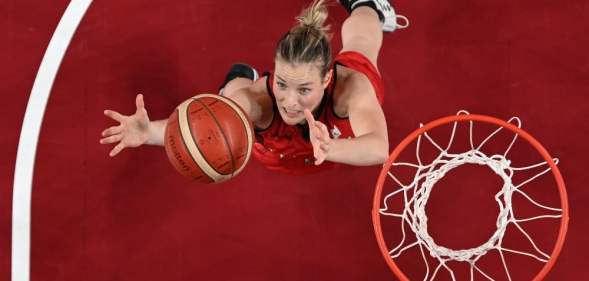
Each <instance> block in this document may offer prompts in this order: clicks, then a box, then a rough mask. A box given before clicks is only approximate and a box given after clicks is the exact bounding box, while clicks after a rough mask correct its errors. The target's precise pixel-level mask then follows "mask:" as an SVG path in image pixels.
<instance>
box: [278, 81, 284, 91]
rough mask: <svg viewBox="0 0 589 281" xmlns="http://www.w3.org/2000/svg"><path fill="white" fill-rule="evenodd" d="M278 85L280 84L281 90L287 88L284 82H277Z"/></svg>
mask: <svg viewBox="0 0 589 281" xmlns="http://www.w3.org/2000/svg"><path fill="white" fill-rule="evenodd" d="M276 85H278V88H280V89H281V90H284V89H286V84H284V83H282V82H276Z"/></svg>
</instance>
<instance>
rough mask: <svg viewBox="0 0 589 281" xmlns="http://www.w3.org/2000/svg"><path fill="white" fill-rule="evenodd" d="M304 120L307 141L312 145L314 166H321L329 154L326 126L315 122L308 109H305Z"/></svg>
mask: <svg viewBox="0 0 589 281" xmlns="http://www.w3.org/2000/svg"><path fill="white" fill-rule="evenodd" d="M304 112H305V119H307V124H309V139H310V140H311V144H312V145H313V156H314V157H315V165H321V163H323V161H325V159H326V158H327V153H328V152H329V145H330V144H331V140H332V139H331V137H330V136H329V131H328V130H327V126H325V124H323V123H321V122H320V121H315V118H314V117H313V114H312V113H311V111H309V110H308V109H305V111H304Z"/></svg>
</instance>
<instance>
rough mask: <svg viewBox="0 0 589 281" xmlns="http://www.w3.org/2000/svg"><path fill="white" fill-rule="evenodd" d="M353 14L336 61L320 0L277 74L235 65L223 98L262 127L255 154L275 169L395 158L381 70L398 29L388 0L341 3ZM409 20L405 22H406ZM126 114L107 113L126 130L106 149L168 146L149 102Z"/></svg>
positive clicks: (290, 40) (282, 49) (287, 39)
mask: <svg viewBox="0 0 589 281" xmlns="http://www.w3.org/2000/svg"><path fill="white" fill-rule="evenodd" d="M339 2H340V4H341V5H342V6H343V7H344V8H346V10H348V12H349V13H350V16H349V17H348V18H347V19H346V20H345V22H344V24H343V27H342V31H341V36H342V44H343V48H342V50H341V51H340V52H339V53H338V54H337V55H336V56H335V58H333V59H332V53H331V46H330V40H329V38H330V36H329V27H325V26H324V23H325V20H326V18H327V9H326V8H325V3H324V0H315V1H314V2H313V4H311V6H309V7H308V8H307V9H305V10H303V11H302V13H301V14H300V15H299V16H298V17H297V20H298V24H297V25H296V26H294V27H292V28H291V29H290V30H289V31H288V32H287V33H286V34H285V35H284V36H283V37H282V38H281V39H280V40H279V41H278V44H277V47H276V51H275V57H274V58H275V60H274V62H275V65H274V72H273V73H265V74H264V75H263V76H262V77H259V78H258V76H257V72H256V71H255V70H254V69H253V68H251V67H250V66H248V65H244V64H236V65H234V66H232V68H231V70H230V71H229V73H228V74H227V78H226V81H225V83H224V85H223V86H222V89H221V91H220V93H221V94H222V95H224V96H226V97H229V98H231V99H233V100H234V101H235V102H237V103H238V104H239V105H240V106H241V107H242V108H243V109H244V110H245V111H246V113H247V114H248V116H249V118H250V120H251V121H252V122H253V124H254V126H255V128H256V139H257V141H256V143H255V145H254V150H253V154H254V157H255V158H257V159H258V160H259V161H261V163H262V164H263V165H265V166H266V167H268V168H269V169H272V170H276V171H281V172H285V173H290V174H304V173H309V172H314V171H318V170H321V169H326V168H331V167H333V166H335V165H337V164H338V163H344V164H349V165H357V166H366V165H375V164H381V163H383V162H384V161H385V160H386V158H387V156H388V136H387V126H386V121H385V117H384V113H383V111H382V108H381V104H382V100H383V98H384V89H383V83H382V79H381V76H380V73H379V71H378V68H377V60H378V54H379V51H380V48H381V45H382V37H383V31H385V32H392V31H394V30H395V29H397V28H399V27H404V26H399V25H398V24H397V18H398V17H401V16H397V15H396V14H395V12H394V10H393V9H392V7H391V6H390V3H389V2H388V1H386V0H356V1H353V0H352V1H343V0H342V1H339ZM405 20H406V19H405ZM136 106H137V111H136V113H135V114H134V115H130V116H124V115H121V114H119V113H117V112H115V111H111V110H106V111H105V114H106V115H107V116H109V117H111V118H113V119H115V120H116V121H118V122H120V125H118V126H115V127H111V128H108V129H106V130H105V131H104V132H103V133H102V136H103V138H102V139H101V140H100V142H101V143H103V144H110V143H117V142H118V144H117V145H116V146H115V147H114V148H113V150H112V151H111V152H110V155H111V156H115V155H116V154H118V153H119V152H120V151H121V150H123V149H124V148H126V147H137V146H140V145H143V144H152V145H163V139H164V132H165V126H166V123H167V120H158V121H150V120H149V118H148V116H147V111H146V110H145V107H144V103H143V97H142V95H138V96H137V98H136Z"/></svg>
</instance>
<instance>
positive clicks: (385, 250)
mask: <svg viewBox="0 0 589 281" xmlns="http://www.w3.org/2000/svg"><path fill="white" fill-rule="evenodd" d="M513 120H517V121H518V122H519V119H518V118H515V117H514V118H512V119H510V120H509V121H504V120H501V119H497V118H494V117H490V116H485V115H476V114H468V112H465V111H461V112H459V113H458V114H457V115H454V116H447V117H444V118H440V119H437V120H435V121H432V122H430V123H427V124H425V125H422V126H421V127H420V128H419V129H417V130H415V131H413V132H412V133H411V134H409V135H408V136H407V137H405V138H404V139H403V140H402V141H401V143H400V144H399V145H398V146H397V147H396V148H395V149H394V150H393V152H392V153H391V154H390V156H389V158H388V160H387V161H386V162H385V164H384V165H383V169H382V171H381V173H380V175H379V178H378V181H377V184H376V188H375V192H374V198H373V209H372V221H373V226H374V233H375V235H376V238H377V242H378V246H379V248H380V251H381V253H382V255H383V257H384V258H385V260H386V262H387V264H388V266H389V267H390V268H391V270H392V271H393V272H394V274H395V275H396V276H397V277H398V278H399V279H400V280H402V281H408V280H409V277H408V275H407V274H406V272H403V271H402V270H401V266H399V264H398V263H396V262H395V259H396V258H398V257H399V256H400V255H402V253H403V252H404V251H405V250H408V249H410V248H411V247H414V248H415V250H416V251H417V248H419V249H420V250H421V255H422V256H423V260H424V261H425V263H426V267H427V272H426V273H420V274H421V276H425V277H424V278H421V277H420V279H419V280H436V278H438V277H439V276H440V275H442V274H446V273H442V272H443V271H447V272H448V274H447V275H448V276H451V278H452V280H457V279H455V276H454V273H453V270H452V268H451V265H452V264H454V263H455V261H466V262H467V266H470V280H474V277H473V276H474V274H478V275H481V276H484V277H486V278H487V279H488V280H495V279H493V278H492V277H490V276H489V275H487V274H486V273H485V271H484V270H483V269H481V268H480V267H479V266H477V264H476V262H477V261H478V260H479V258H480V257H481V256H483V255H485V253H486V251H484V250H483V251H478V252H477V253H476V254H473V253H470V256H468V255H467V256H459V254H462V252H452V250H449V249H447V248H443V247H440V248H442V249H443V250H444V251H446V250H448V251H446V252H443V253H442V254H440V253H438V252H435V250H436V249H433V248H435V247H438V246H437V245H435V243H430V242H428V241H425V240H427V238H428V237H429V236H427V226H426V227H425V228H426V233H425V234H424V233H422V232H420V231H422V229H420V228H419V225H418V224H419V222H418V223H413V222H411V219H412V218H414V217H417V215H416V213H417V212H418V210H416V209H415V208H416V207H415V204H416V203H415V202H416V201H417V200H420V199H423V198H416V196H417V195H415V194H423V193H424V192H426V191H423V190H425V189H419V188H422V186H417V184H416V182H419V181H418V180H414V181H413V183H412V184H413V185H404V184H402V183H400V182H399V180H397V179H396V178H394V180H395V181H396V182H397V183H398V184H399V185H400V186H401V187H400V189H398V190H396V191H395V192H391V193H389V194H383V186H385V181H386V180H390V179H391V177H394V175H392V174H391V172H390V171H391V169H393V168H394V167H395V166H396V165H407V166H411V167H415V168H416V169H417V170H418V172H417V173H418V174H419V173H421V174H420V175H419V176H420V177H421V178H420V179H421V180H422V182H423V181H427V179H428V178H429V177H426V176H428V175H429V174H428V173H430V174H431V173H433V172H435V169H438V168H437V167H443V166H444V165H445V164H447V163H450V162H452V161H454V158H468V157H482V158H483V159H488V160H484V161H491V162H493V161H495V162H501V163H506V164H505V165H509V163H510V161H503V160H505V159H499V158H501V156H498V157H496V156H497V155H494V156H493V157H487V156H485V155H484V154H483V153H479V152H478V150H479V148H481V146H483V145H484V142H486V141H487V140H488V139H489V138H492V137H493V135H495V134H496V133H497V132H498V131H500V130H502V129H506V130H504V131H503V132H508V133H509V134H512V133H513V134H515V137H513V141H512V142H511V145H510V146H509V148H508V149H507V151H506V152H505V155H507V153H508V151H509V149H511V146H512V145H513V143H514V142H515V140H516V139H517V138H518V137H521V138H523V139H524V140H525V141H526V142H527V143H529V144H530V145H531V146H532V147H533V148H534V150H536V151H537V152H538V153H539V155H540V156H541V157H542V158H543V161H545V162H542V164H541V165H544V166H543V167H544V168H545V171H544V172H543V173H541V174H539V175H536V176H535V177H539V176H541V175H543V174H544V173H548V171H551V172H552V173H551V174H552V176H553V177H554V180H555V183H556V185H557V188H558V194H559V196H560V198H559V199H560V200H559V202H560V208H558V209H556V208H549V207H545V206H542V205H541V204H539V203H537V202H536V201H533V199H531V198H530V197H528V199H529V200H531V202H533V203H535V204H536V205H537V206H539V207H543V208H545V209H548V210H550V211H557V212H558V215H554V216H550V215H545V216H539V217H537V218H542V217H553V218H557V219H558V220H560V222H558V221H556V222H555V224H554V229H555V232H554V233H555V234H554V236H557V237H556V241H555V242H554V247H553V248H552V250H551V251H550V254H549V255H548V254H547V253H548V252H549V251H546V253H545V254H544V253H543V254H538V255H535V254H531V253H530V254H528V253H522V252H517V251H511V252H516V253H520V254H526V255H527V256H529V257H536V259H538V260H540V261H542V262H543V263H544V265H543V266H541V265H539V266H538V268H540V266H541V269H540V270H539V272H538V273H537V274H536V273H535V272H537V271H536V269H534V271H533V272H531V274H530V276H534V275H533V274H536V275H535V277H533V279H532V280H534V281H539V280H542V279H543V278H544V277H545V276H546V274H547V273H548V272H549V271H550V270H551V268H552V267H553V266H554V264H555V261H556V260H557V258H558V256H559V253H560V251H561V249H562V247H563V244H564V240H565V236H566V232H567V227H568V221H569V210H568V209H569V208H568V200H567V192H566V188H565V183H564V180H563V178H562V175H561V173H560V171H559V169H558V167H557V163H558V159H553V158H552V157H551V156H550V154H549V153H548V151H547V150H546V149H545V148H544V147H543V146H542V145H541V144H540V142H538V141H537V140H536V139H535V138H534V137H533V136H531V135H530V134H529V133H527V132H526V131H524V130H523V129H521V128H520V125H519V124H516V125H514V124H512V121H513ZM465 122H466V123H469V124H470V134H471V136H470V143H471V146H472V150H471V151H469V152H465V153H464V154H461V155H460V157H458V156H456V154H451V155H452V156H444V157H446V158H445V159H444V160H443V162H440V163H442V164H443V165H441V164H437V165H426V164H423V163H421V160H419V164H403V163H396V161H399V160H398V158H399V156H400V155H401V153H402V152H403V151H404V150H406V149H407V148H408V147H409V145H410V144H412V143H413V142H416V143H417V146H418V148H417V149H416V151H417V154H418V155H417V158H418V159H419V145H420V141H422V138H429V140H430V141H431V140H432V139H431V138H430V137H429V136H428V132H430V131H431V130H432V129H434V128H437V127H440V126H443V125H446V126H452V125H453V126H454V127H453V129H452V136H451V137H450V141H449V143H448V148H449V147H450V146H451V143H452V141H453V138H454V133H455V131H456V126H457V124H463V123H465ZM473 124H480V125H481V126H483V125H484V126H493V127H494V126H497V130H496V131H495V132H494V133H492V134H490V135H489V137H487V139H485V141H483V143H481V144H480V145H479V146H478V147H477V148H475V146H474V145H473V141H472V134H473V133H472V131H473ZM438 130H439V129H438ZM434 145H435V146H436V147H438V149H439V150H440V154H444V153H445V151H447V150H448V149H447V148H446V149H444V148H442V147H441V146H438V145H437V144H435V143H434ZM448 154H449V153H448ZM452 157H454V158H452ZM441 158H443V157H442V156H440V157H438V158H436V159H441ZM538 159H540V158H538ZM464 161H466V163H472V161H474V160H464ZM456 165H460V164H456ZM456 165H455V166H456ZM538 166H540V165H534V167H538ZM424 167H427V169H422V168H424ZM440 169H442V168H440ZM450 169H451V168H450ZM535 177H534V178H535ZM416 178H417V176H416ZM534 178H532V179H530V181H531V180H533V179H534ZM526 183H527V182H524V183H523V184H526ZM523 184H522V185H523ZM423 185H426V183H423ZM432 185H433V183H432ZM387 188H388V185H387ZM426 188H427V187H426ZM430 188H431V187H430ZM410 189H413V190H412V191H411V192H410V193H407V190H410ZM508 189H509V188H508ZM518 189H519V186H517V187H514V186H512V187H511V192H518V193H523V192H521V191H520V190H518ZM416 190H417V192H416ZM508 191H509V190H508ZM553 192H556V190H554V191H553ZM403 193H405V197H404V198H405V199H404V200H405V206H404V210H403V211H401V212H399V213H387V211H386V210H385V209H386V208H388V207H387V206H386V205H387V202H386V201H387V200H388V199H387V198H388V196H395V195H397V194H403ZM408 194H409V195H408ZM524 195H525V194H524ZM401 196H402V195H401ZM412 196H413V197H412ZM426 197H427V196H426ZM509 197H510V196H509ZM510 198H511V197H510ZM510 198H508V199H509V200H511V199H510ZM425 200H427V198H426V199H425ZM554 202H557V201H556V196H554ZM383 203H384V205H385V207H384V208H383ZM508 203H510V202H508ZM412 204H413V205H412ZM500 204H501V203H500ZM401 208H402V206H401ZM406 214H409V215H406ZM385 215H391V216H390V217H397V219H400V220H401V224H406V225H408V226H409V227H411V229H412V230H413V232H414V233H413V234H415V236H416V237H417V238H416V240H417V242H415V243H413V244H411V245H408V246H407V245H403V246H404V247H403V246H401V245H399V246H398V247H397V248H394V246H393V247H391V245H390V244H389V245H387V244H388V243H387V240H386V239H385V235H384V234H383V224H382V221H381V220H383V218H384V216H385ZM506 216H507V215H506ZM390 217H387V219H389V218H390ZM392 219H395V218H392ZM534 219H536V218H534ZM417 220H419V219H417ZM530 220H532V219H530ZM425 221H426V222H427V217H426V218H425ZM505 221H506V222H507V224H509V223H510V222H511V223H515V222H517V221H518V220H515V219H512V221H510V220H509V218H506V219H505ZM519 221H523V220H519ZM387 222H388V221H387ZM515 224H517V223H515ZM387 225H388V224H387ZM498 225H499V223H498ZM401 227H402V228H404V226H403V225H401ZM517 227H518V228H520V227H519V226H517ZM557 228H558V229H557ZM520 230H521V231H522V232H523V233H525V231H524V230H523V229H522V228H520ZM556 230H557V231H556ZM504 231H505V229H503V233H504ZM385 233H387V232H385ZM498 233H499V236H500V237H499V239H498V241H491V242H489V243H488V244H489V245H488V246H489V249H499V251H498V252H499V253H500V255H501V259H502V260H503V267H504V268H505V271H506V274H505V275H506V279H507V280H511V279H512V278H511V277H510V269H508V268H507V266H506V263H505V258H504V256H503V252H502V250H503V251H507V250H508V249H506V248H502V246H501V243H502V240H503V239H502V236H501V235H502V233H501V231H498ZM556 233H557V234H556ZM424 236H425V237H426V238H423V237H424ZM411 237H412V238H413V236H411ZM420 239H423V241H421V240H420ZM528 239H530V241H532V239H531V238H530V236H528ZM432 240H433V239H432ZM403 241H405V230H404V229H403ZM403 241H401V244H403V243H404V242H403ZM551 241H554V240H551ZM430 244H431V245H430ZM532 244H533V245H534V247H536V245H535V244H534V242H533V241H532ZM432 245H433V246H432ZM497 245H498V246H497ZM550 247H551V246H550ZM548 248H549V247H548ZM424 249H427V250H430V253H429V254H430V255H428V257H427V258H431V257H435V258H437V260H435V259H434V261H435V262H439V265H438V266H437V267H436V268H432V269H431V270H430V268H429V265H428V261H427V258H426V254H425V253H424V252H425V250H424ZM536 249H538V248H536ZM475 250H476V249H475ZM487 251H488V249H487ZM538 252H540V253H542V251H540V250H538ZM481 253H482V254H481ZM449 261H451V262H449ZM518 270H525V269H522V268H518ZM409 276H411V275H409ZM413 279H415V278H413ZM528 280H529V279H528ZM513 281H515V280H513Z"/></svg>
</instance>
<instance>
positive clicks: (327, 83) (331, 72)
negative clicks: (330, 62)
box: [323, 69, 333, 89]
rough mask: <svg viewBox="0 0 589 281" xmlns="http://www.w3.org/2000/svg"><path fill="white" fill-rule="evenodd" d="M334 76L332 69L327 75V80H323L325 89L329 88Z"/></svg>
mask: <svg viewBox="0 0 589 281" xmlns="http://www.w3.org/2000/svg"><path fill="white" fill-rule="evenodd" d="M332 75H333V69H330V70H329V71H328V72H327V74H326V75H325V80H323V89H326V88H327V85H329V81H330V80H331V76H332Z"/></svg>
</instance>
